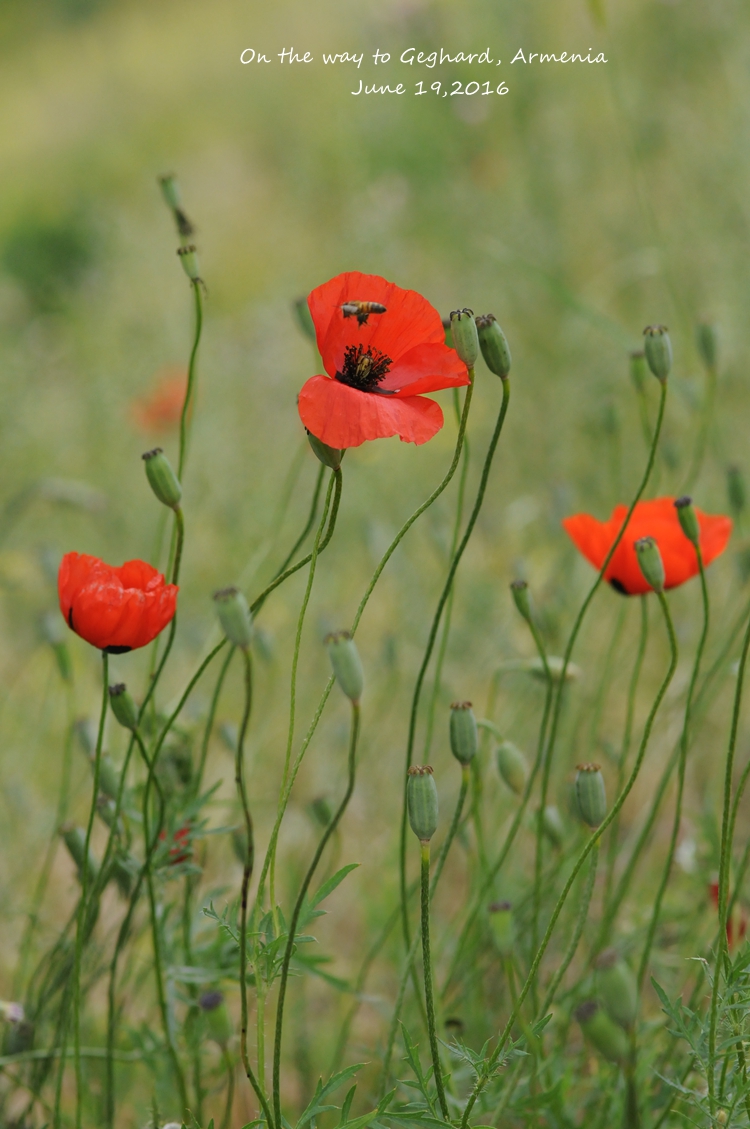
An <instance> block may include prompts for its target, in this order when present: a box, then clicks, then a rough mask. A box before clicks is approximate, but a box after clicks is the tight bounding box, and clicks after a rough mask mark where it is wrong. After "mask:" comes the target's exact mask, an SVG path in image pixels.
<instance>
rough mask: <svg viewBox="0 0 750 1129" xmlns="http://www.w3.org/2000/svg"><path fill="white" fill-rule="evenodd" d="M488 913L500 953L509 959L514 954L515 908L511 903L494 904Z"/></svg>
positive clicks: (489, 907)
mask: <svg viewBox="0 0 750 1129" xmlns="http://www.w3.org/2000/svg"><path fill="white" fill-rule="evenodd" d="M487 912H488V913H489V916H490V928H491V929H492V935H493V937H494V938H495V944H496V945H497V949H498V952H499V953H500V955H501V956H504V957H509V956H510V955H511V953H512V952H513V939H514V937H513V935H514V928H513V906H512V905H511V904H510V902H493V903H492V905H491V906H488V907H487Z"/></svg>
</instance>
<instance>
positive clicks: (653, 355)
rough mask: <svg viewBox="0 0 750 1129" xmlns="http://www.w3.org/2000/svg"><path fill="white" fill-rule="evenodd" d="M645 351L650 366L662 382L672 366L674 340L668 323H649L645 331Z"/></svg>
mask: <svg viewBox="0 0 750 1129" xmlns="http://www.w3.org/2000/svg"><path fill="white" fill-rule="evenodd" d="M643 351H644V353H645V354H646V360H647V361H648V367H649V368H650V369H651V371H652V373H653V374H654V376H655V377H656V379H657V380H660V381H661V382H662V384H663V383H664V381H665V380H666V379H667V377H668V376H669V373H670V370H671V368H672V342H671V341H670V340H669V334H668V333H667V327H666V325H647V326H646V328H645V329H644V331H643Z"/></svg>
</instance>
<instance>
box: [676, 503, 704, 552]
mask: <svg viewBox="0 0 750 1129" xmlns="http://www.w3.org/2000/svg"><path fill="white" fill-rule="evenodd" d="M674 505H675V509H676V510H677V517H678V518H679V520H680V525H681V526H682V532H683V533H684V534H685V536H686V537H687V539H688V541H692V543H693V544H694V545H695V547H696V548H697V547H698V544H699V542H700V536H701V531H700V526H699V525H698V517H697V515H696V513H695V510H694V509H693V499H692V498H688V496H687V494H685V496H684V497H682V498H678V499H677V501H676V502H675V504H674Z"/></svg>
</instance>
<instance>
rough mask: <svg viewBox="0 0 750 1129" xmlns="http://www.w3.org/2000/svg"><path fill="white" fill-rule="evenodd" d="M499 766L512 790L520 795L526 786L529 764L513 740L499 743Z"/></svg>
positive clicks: (501, 773)
mask: <svg viewBox="0 0 750 1129" xmlns="http://www.w3.org/2000/svg"><path fill="white" fill-rule="evenodd" d="M497 768H498V771H499V773H500V775H501V776H502V778H503V780H504V781H505V783H506V784H507V785H508V787H509V788H510V790H511V792H515V793H516V795H517V796H520V794H521V792H523V790H524V788H525V787H526V780H527V779H528V775H529V766H528V765H527V763H526V757H525V756H524V755H523V753H522V752H521V750H520V749H519V748H518V746H517V745H514V744H513V742H512V741H501V742H500V744H499V745H498V747H497Z"/></svg>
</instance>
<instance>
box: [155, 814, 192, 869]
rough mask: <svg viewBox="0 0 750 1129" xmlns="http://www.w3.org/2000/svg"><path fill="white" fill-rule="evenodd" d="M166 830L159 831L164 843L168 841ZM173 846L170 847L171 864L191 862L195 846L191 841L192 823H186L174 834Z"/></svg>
mask: <svg viewBox="0 0 750 1129" xmlns="http://www.w3.org/2000/svg"><path fill="white" fill-rule="evenodd" d="M166 838H167V833H166V831H160V832H159V839H160V841H161V842H162V843H163V842H165V841H166ZM172 843H173V846H171V847H170V848H169V865H170V866H177V865H178V864H179V863H181V862H189V861H190V859H191V858H192V857H193V847H192V844H191V842H190V824H189V823H185V824H184V825H183V826H182V827H178V828H177V830H176V831H175V833H174V835H173V836H172Z"/></svg>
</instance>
